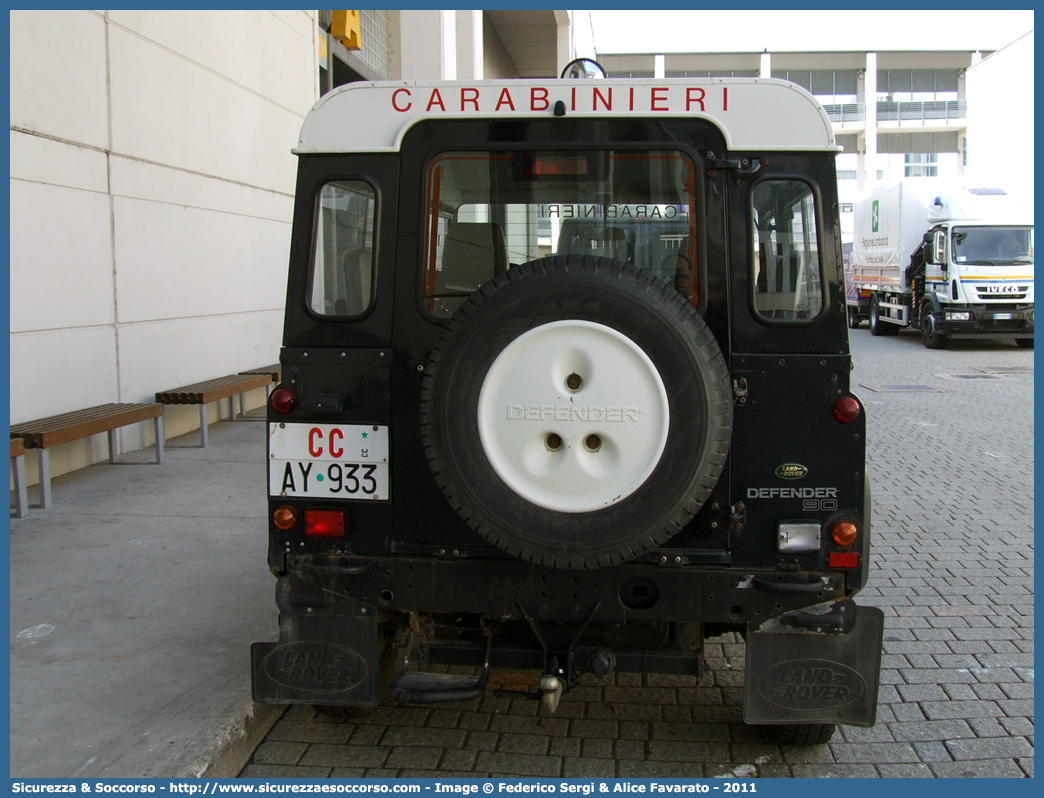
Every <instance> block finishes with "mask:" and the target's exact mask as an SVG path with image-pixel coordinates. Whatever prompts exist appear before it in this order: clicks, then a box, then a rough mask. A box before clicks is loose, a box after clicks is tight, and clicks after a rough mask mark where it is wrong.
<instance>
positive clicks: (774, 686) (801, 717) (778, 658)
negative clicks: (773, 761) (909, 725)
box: [743, 599, 884, 726]
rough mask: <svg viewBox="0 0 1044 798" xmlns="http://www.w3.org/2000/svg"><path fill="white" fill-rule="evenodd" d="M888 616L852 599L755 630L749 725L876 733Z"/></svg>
mask: <svg viewBox="0 0 1044 798" xmlns="http://www.w3.org/2000/svg"><path fill="white" fill-rule="evenodd" d="M883 636H884V613H883V612H881V610H879V609H878V608H877V607H859V606H857V605H856V604H855V602H853V601H851V600H850V599H846V600H844V601H839V602H828V603H826V604H821V605H817V606H815V607H808V608H805V609H803V610H800V611H797V612H790V613H784V614H783V615H780V616H776V617H774V618H771V619H769V620H767V621H764V622H762V623H758V624H755V623H751V624H749V625H748V627H747V673H746V692H745V695H744V699H743V720H744V721H745V722H746V723H750V724H754V725H776V724H806V723H825V724H829V723H841V724H845V725H848V726H873V725H874V722H875V720H876V719H877V686H878V679H879V677H880V674H881V643H882V639H883Z"/></svg>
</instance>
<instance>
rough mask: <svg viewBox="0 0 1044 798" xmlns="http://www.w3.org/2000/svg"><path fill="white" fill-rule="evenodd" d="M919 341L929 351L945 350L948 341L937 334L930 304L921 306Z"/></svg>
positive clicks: (937, 328) (926, 303)
mask: <svg viewBox="0 0 1044 798" xmlns="http://www.w3.org/2000/svg"><path fill="white" fill-rule="evenodd" d="M921 341H922V342H924V345H925V346H926V347H928V348H929V349H945V348H946V345H947V344H949V343H950V340H949V339H948V338H947V337H946V336H945V335H943V334H942V333H941V332H939V327H938V325H937V324H936V323H935V313H934V312H933V311H932V304H931V302H925V303H924V304H923V305H921Z"/></svg>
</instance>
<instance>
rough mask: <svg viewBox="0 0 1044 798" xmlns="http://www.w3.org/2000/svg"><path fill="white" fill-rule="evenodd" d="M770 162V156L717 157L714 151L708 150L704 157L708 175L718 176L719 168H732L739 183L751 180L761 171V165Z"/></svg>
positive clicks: (711, 176)
mask: <svg viewBox="0 0 1044 798" xmlns="http://www.w3.org/2000/svg"><path fill="white" fill-rule="evenodd" d="M768 162H769V161H768V158H715V157H714V153H713V152H708V153H707V156H706V158H704V163H705V164H706V166H707V177H710V178H713V177H716V176H717V174H718V170H719V169H732V170H734V174H733V179H734V180H735V181H736V182H737V183H741V182H743V181H744V180H749V179H750V178H751V177H753V176H754V175H755V174H757V173H758V172H759V171H761V167H763V166H768Z"/></svg>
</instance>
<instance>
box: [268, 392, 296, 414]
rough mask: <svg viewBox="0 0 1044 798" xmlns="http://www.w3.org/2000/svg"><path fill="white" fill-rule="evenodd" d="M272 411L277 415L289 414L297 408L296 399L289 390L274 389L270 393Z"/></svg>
mask: <svg viewBox="0 0 1044 798" xmlns="http://www.w3.org/2000/svg"><path fill="white" fill-rule="evenodd" d="M269 401H270V402H271V403H272V409H273V410H275V411H276V412H277V413H289V412H290V411H291V410H293V409H294V408H295V407H296V406H297V397H296V396H294V392H293V391H291V390H290V389H289V388H276V389H275V390H274V391H272V398H271V399H270V400H269Z"/></svg>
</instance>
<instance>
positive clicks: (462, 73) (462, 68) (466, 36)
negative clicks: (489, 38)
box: [456, 11, 484, 80]
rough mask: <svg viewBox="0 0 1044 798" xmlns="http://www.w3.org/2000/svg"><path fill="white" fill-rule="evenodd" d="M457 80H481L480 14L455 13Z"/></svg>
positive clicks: (482, 62)
mask: <svg viewBox="0 0 1044 798" xmlns="http://www.w3.org/2000/svg"><path fill="white" fill-rule="evenodd" d="M456 14H457V80H482V74H483V64H484V61H483V50H482V25H483V22H482V12H481V11H457V12H456Z"/></svg>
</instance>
